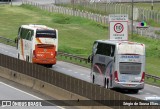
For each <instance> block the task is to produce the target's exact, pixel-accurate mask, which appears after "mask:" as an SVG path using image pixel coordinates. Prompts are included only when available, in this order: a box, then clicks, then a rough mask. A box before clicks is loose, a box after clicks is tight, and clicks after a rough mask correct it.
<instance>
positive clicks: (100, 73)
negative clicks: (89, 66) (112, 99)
mask: <svg viewBox="0 0 160 109" xmlns="http://www.w3.org/2000/svg"><path fill="white" fill-rule="evenodd" d="M93 72H95V83H96V84H99V85H103V84H104V73H105V64H101V63H95V64H94V66H93Z"/></svg>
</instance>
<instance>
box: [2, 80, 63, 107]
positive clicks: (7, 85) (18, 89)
mask: <svg viewBox="0 0 160 109" xmlns="http://www.w3.org/2000/svg"><path fill="white" fill-rule="evenodd" d="M0 84H3V85H5V86H8V87H10V88H12V89H15V90H17V91H19V92H22V93H25V94H26V95H29V96H32V97H34V98H36V99H38V100H44V99H42V98H39V97H37V96H35V95H32V94H30V93H27V92H25V91H22V90H20V89H17V88H15V87H13V86H10V85H8V84H6V83H3V82H0ZM56 107H58V108H61V109H65V108H63V107H60V106H56Z"/></svg>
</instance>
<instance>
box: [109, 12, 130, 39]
mask: <svg viewBox="0 0 160 109" xmlns="http://www.w3.org/2000/svg"><path fill="white" fill-rule="evenodd" d="M109 26H110V28H109V29H110V31H109V33H110V34H109V35H110V40H128V15H127V14H111V15H109Z"/></svg>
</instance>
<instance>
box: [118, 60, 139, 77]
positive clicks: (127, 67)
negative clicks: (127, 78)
mask: <svg viewBox="0 0 160 109" xmlns="http://www.w3.org/2000/svg"><path fill="white" fill-rule="evenodd" d="M119 70H120V73H121V74H133V75H137V74H140V72H141V63H127V62H125V63H123V62H120V63H119Z"/></svg>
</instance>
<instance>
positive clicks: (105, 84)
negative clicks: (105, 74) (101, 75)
mask: <svg viewBox="0 0 160 109" xmlns="http://www.w3.org/2000/svg"><path fill="white" fill-rule="evenodd" d="M108 83H109V80H108V79H107V80H106V78H105V80H104V88H106V89H108Z"/></svg>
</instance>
